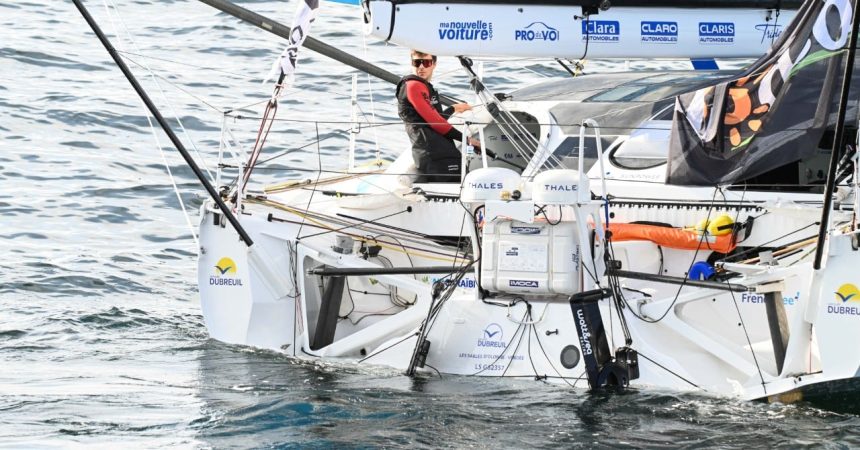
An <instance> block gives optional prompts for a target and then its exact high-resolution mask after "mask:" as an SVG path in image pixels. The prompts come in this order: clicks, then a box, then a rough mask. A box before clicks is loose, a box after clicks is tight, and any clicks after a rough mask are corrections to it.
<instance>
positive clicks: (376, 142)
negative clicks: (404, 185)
mask: <svg viewBox="0 0 860 450" xmlns="http://www.w3.org/2000/svg"><path fill="white" fill-rule="evenodd" d="M361 46H362V50H363V51H364V59H365V60H367V59H368V58H367V56H368V55H367V33H362V34H361ZM366 75H367V92H368V95H369V97H370V116H371V117H372V118H373V120H374V121H376V106H375V103H374V101H373V83H371V81H370V74H369V73H368V74H366ZM350 97H351V96H350ZM355 104H356V106H358V110H359V111H360V112H361V114H362V116H364V117H365V118H366V117H367V116H366V115H365V114H364V110H363V109H362V108H361V105H360V103H359V102H358V93H357V92H356V98H355ZM359 131H361V128H359ZM372 131H373V142H374V145H375V146H376V159H377V160H379V151H380V150H379V136H377V134H376V129H375V128H374V129H372Z"/></svg>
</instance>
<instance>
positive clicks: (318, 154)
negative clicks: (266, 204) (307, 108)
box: [296, 125, 322, 242]
mask: <svg viewBox="0 0 860 450" xmlns="http://www.w3.org/2000/svg"><path fill="white" fill-rule="evenodd" d="M316 134H317V163H318V164H319V168H320V172H317V180H316V183H319V181H320V176H321V175H322V153H321V150H320V146H319V139H320V129H319V125H317V126H316ZM316 183H314V185H313V190H312V191H311V195H310V196H309V197H308V205H307V206H306V207H305V214H307V213H308V212H309V211H310V209H311V202H312V201H313V199H314V194H315V193H316V191H317V188H316ZM301 217H302V223H301V225H299V230H298V231H297V232H296V236H299V235H300V234H301V233H302V227H303V226H304V225H305V218H304V216H301ZM296 241H297V242H298V239H296Z"/></svg>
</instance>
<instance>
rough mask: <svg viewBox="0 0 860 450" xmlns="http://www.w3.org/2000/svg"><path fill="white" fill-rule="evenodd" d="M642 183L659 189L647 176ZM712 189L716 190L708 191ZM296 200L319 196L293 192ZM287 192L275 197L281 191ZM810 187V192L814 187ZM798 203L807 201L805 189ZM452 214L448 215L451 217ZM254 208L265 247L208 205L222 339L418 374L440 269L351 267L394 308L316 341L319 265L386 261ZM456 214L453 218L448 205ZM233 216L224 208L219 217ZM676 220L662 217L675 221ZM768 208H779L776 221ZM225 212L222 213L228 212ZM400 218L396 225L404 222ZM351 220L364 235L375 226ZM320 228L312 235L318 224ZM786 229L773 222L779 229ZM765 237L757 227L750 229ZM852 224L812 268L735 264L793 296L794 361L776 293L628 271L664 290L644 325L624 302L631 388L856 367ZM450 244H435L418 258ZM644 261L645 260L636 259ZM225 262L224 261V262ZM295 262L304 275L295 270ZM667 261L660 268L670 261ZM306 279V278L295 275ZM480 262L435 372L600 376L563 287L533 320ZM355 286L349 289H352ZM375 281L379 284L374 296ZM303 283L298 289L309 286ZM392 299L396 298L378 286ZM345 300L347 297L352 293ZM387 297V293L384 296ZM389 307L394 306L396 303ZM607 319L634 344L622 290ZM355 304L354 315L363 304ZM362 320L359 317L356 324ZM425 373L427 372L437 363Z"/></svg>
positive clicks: (794, 262)
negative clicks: (772, 301)
mask: <svg viewBox="0 0 860 450" xmlns="http://www.w3.org/2000/svg"><path fill="white" fill-rule="evenodd" d="M644 189H648V188H647V187H644ZM699 191H700V192H701V193H705V192H707V190H699ZM292 195H293V196H294V198H293V199H295V198H298V197H301V196H302V195H307V194H306V193H298V194H295V193H294V194H292ZM273 197H274V196H273ZM806 197H810V196H806ZM389 200H391V201H390V202H389V206H388V209H387V210H389V211H393V210H397V209H399V208H401V207H403V206H404V205H407V204H409V203H410V200H408V197H404V198H401V199H397V200H395V198H394V197H391V198H390V199H389ZM798 200H800V199H799V198H798ZM350 206H353V205H350V204H347V207H340V206H334V205H331V204H329V206H328V207H327V209H328V211H327V212H329V213H334V212H341V213H345V214H349V215H355V216H362V217H366V218H371V217H380V216H383V215H386V214H385V212H386V209H383V210H382V211H379V210H374V211H371V212H367V211H365V212H364V213H363V212H362V211H361V210H356V209H352V208H350ZM411 206H413V207H414V208H415V213H416V214H419V215H420V214H426V211H425V212H424V213H422V210H423V209H424V210H426V209H428V208H429V209H434V212H433V214H434V215H435V216H436V217H439V218H440V219H443V220H442V221H440V222H437V223H435V224H434V225H437V226H440V227H450V224H451V223H459V222H460V221H461V220H462V214H463V209H462V207H461V206H460V205H459V204H458V203H454V202H435V203H434V202H426V201H423V202H412V203H411ZM653 209H654V208H652V207H650V206H649V207H641V208H636V207H631V206H628V207H626V208H620V209H619V213H620V214H621V213H623V214H624V215H626V216H627V217H626V218H627V219H634V220H635V219H636V218H637V217H638V218H639V219H642V218H647V217H648V216H647V215H648V214H650V213H651V212H652V211H653ZM445 211H447V212H445ZM671 211H672V212H673V214H675V215H676V217H679V216H682V215H687V216H695V215H696V214H698V212H696V209H695V208H692V209H684V208H677V209H674V208H672V209H671ZM746 211H747V212H741V213H740V214H741V220H743V216H744V215H749V214H751V213H753V212H754V214H755V215H761V214H762V213H763V212H764V211H767V213H768V214H766V215H764V216H763V218H762V219H761V223H760V224H759V225H758V226H759V227H761V229H762V231H763V230H764V229H766V228H768V227H770V228H773V227H777V226H778V224H780V223H783V224H785V225H786V226H787V227H792V226H794V225H795V224H796V223H795V222H797V221H804V220H811V221H813V222H814V221H815V217H814V216H815V214H816V213H815V211H820V210H819V209H818V207H816V206H810V207H806V208H804V207H798V206H797V205H794V206H793V207H792V208H782V209H780V208H773V209H766V208H764V209H759V210H755V209H747V210H746ZM245 212H246V214H243V215H241V221H242V225H243V226H244V227H245V228H246V229H247V230H248V231H249V233H250V234H251V236H252V238H253V239H254V240H255V242H256V244H255V245H254V247H253V249H250V250H249V249H248V248H246V247H245V246H244V244H242V243H241V242H240V241H239V239H238V237H237V235H236V234H235V232H234V231H233V230H232V229H231V228H230V227H229V225H227V226H226V227H225V226H221V225H217V224H215V222H216V219H215V218H214V217H216V214H215V213H213V212H212V211H211V210H208V209H206V210H204V211H203V220H202V222H201V235H200V238H201V246H202V249H203V251H202V252H201V256H200V264H199V268H200V269H199V277H200V286H201V298H202V306H203V312H204V317H205V320H206V325H207V327H208V329H209V332H210V334H211V335H212V337H213V338H215V339H218V340H222V341H225V342H230V343H235V344H242V345H250V346H255V347H260V348H267V349H272V350H275V351H282V352H285V353H288V354H290V355H296V356H300V357H310V358H337V359H347V360H352V361H355V362H358V363H362V364H382V365H387V366H391V367H395V368H398V369H406V368H407V366H408V365H409V363H410V360H411V357H412V353H413V350H414V349H415V346H416V334H417V333H418V331H419V329H420V326H421V324H422V322H423V321H424V319H425V318H426V317H427V314H428V310H429V308H430V305H431V302H432V300H431V285H430V281H432V280H431V277H433V275H429V276H425V277H421V276H417V277H416V276H412V275H380V276H374V277H372V278H373V280H372V281H369V279H368V278H367V277H348V278H349V280H350V281H349V282H348V283H351V290H352V291H353V292H351V294H350V295H351V296H352V298H351V299H350V301H352V302H353V303H354V307H352V310H353V311H363V312H364V313H366V312H369V311H384V313H385V314H390V315H385V316H367V317H366V318H362V317H361V316H362V314H358V315H354V316H352V317H351V318H348V319H347V318H341V319H339V320H338V325H337V330H336V333H335V335H334V338H333V340H332V342H331V343H329V344H326V345H324V346H322V347H319V346H316V347H315V346H314V344H313V340H314V331H315V327H316V326H317V324H316V321H317V317H318V315H319V314H320V305H321V296H322V295H323V294H322V292H323V290H322V289H320V287H319V286H318V285H317V283H318V280H319V277H315V276H310V275H307V271H308V270H310V269H312V268H315V267H318V266H321V265H325V266H327V267H333V268H338V267H374V266H379V265H380V264H379V261H376V262H374V261H367V260H364V259H362V258H361V257H359V256H357V255H356V254H351V255H343V254H340V253H337V252H335V251H333V250H332V248H331V247H332V245H333V244H334V242H335V240H334V233H329V234H324V235H320V236H316V237H311V238H307V239H302V240H301V241H300V242H299V243H298V244H296V242H295V236H296V235H297V233H298V231H299V227H302V228H303V230H304V231H302V233H301V234H302V235H303V236H307V235H308V234H312V233H311V232H309V231H308V228H309V227H312V225H313V223H316V224H319V223H321V222H319V221H317V222H313V223H312V222H309V221H306V225H299V224H300V223H301V218H299V217H297V216H296V215H295V214H291V213H287V212H285V211H284V210H282V209H277V208H273V207H271V206H267V205H259V204H249V203H246V204H245ZM270 213H271V214H272V215H273V216H274V217H275V218H280V219H293V220H294V221H295V222H297V223H285V222H279V221H278V220H275V221H269V220H268V217H269V214H270ZM445 214H447V215H448V218H447V219H448V220H447V222H450V223H448V224H445V220H444V217H443V216H444V215H445ZM218 217H220V215H219V216H218ZM666 217H667V216H665V215H664V219H666ZM764 217H770V220H769V221H765V220H764ZM219 220H220V219H219ZM391 223H392V224H393V223H396V222H395V221H392V222H391ZM360 229H361V227H356V229H355V230H353V231H354V232H355V233H356V234H357V235H361V234H364V233H366V232H367V231H368V230H360ZM316 231H319V229H316V230H314V232H316ZM774 234H776V233H767V235H769V236H773V235H774ZM753 239H755V236H753ZM853 239H854V237H853V235H836V236H833V237H831V239H830V247H829V251H828V255H827V258H826V265H825V269H824V270H821V271H814V270H813V269H812V267H811V265H812V262H811V258H810V256H809V255H810V254H809V252H805V253H802V254H800V255H799V256H797V257H794V258H789V259H788V260H784V261H782V263H781V264H782V265H781V266H764V265H757V264H747V265H745V266H744V267H736V268H735V270H740V271H742V272H744V273H747V275H745V276H743V277H742V278H739V279H736V280H733V283H735V284H743V285H748V286H759V287H761V286H763V285H767V284H768V283H771V282H777V283H780V286H779V290H780V292H781V293H780V294H779V298H781V299H783V306H784V310H785V318H786V323H785V326H787V333H788V334H787V336H789V338H788V341H787V346H786V356H785V358H784V359H783V360H782V361H780V364H782V365H783V368H782V370H781V371H780V370H778V369H777V364H778V362H777V359H778V357H777V356H776V354H775V352H774V345H773V343H772V331H771V326H770V325H769V322H768V318H767V315H766V314H765V302H764V295H763V294H756V293H731V292H726V291H716V290H712V289H701V288H695V287H690V286H687V287H685V288H684V289H683V290H682V291H681V292H680V295H677V299H676V294H677V293H678V287H677V286H674V285H664V284H655V283H652V282H647V281H637V280H627V281H625V283H624V284H625V286H626V287H628V288H631V289H635V290H643V289H644V290H646V291H647V290H649V289H650V291H649V292H650V293H652V295H653V298H650V299H646V298H645V297H643V296H642V295H640V294H637V293H636V291H634V290H630V291H628V292H627V298H628V302H629V304H630V305H631V309H634V310H635V311H636V312H637V313H638V315H640V316H643V317H647V318H650V319H652V320H656V319H658V318H659V317H661V316H662V315H664V313H665V318H663V319H662V320H659V321H658V322H657V323H648V322H643V321H641V320H638V319H636V318H634V317H633V316H632V315H630V311H629V310H625V316H626V319H627V322H628V325H629V328H630V333H631V337H632V339H633V345H632V347H633V348H635V349H636V350H637V351H638V352H639V354H640V358H639V370H640V377H639V378H638V379H636V380H633V381H632V382H631V385H633V386H647V387H658V388H667V389H672V390H693V391H703V392H708V393H714V394H719V395H729V396H738V397H741V398H744V399H756V398H763V397H769V396H777V397H775V398H789V397H779V395H781V394H786V393H792V392H797V390H798V389H800V388H802V387H804V386H808V385H817V384H820V383H822V382H827V381H833V380H842V379H849V378H853V377H855V376H856V375H857V372H858V368H860V350H857V349H854V346H850V345H844V343H848V342H855V341H856V340H857V339H858V338H860V335H858V334H860V327H857V326H856V323H855V322H856V320H858V314H860V307H854V306H851V305H853V304H854V303H853V302H851V301H848V302H843V301H839V297H838V296H837V295H836V294H835V293H836V292H843V291H845V290H846V289H848V290H851V289H852V288H851V287H850V286H849V287H848V288H846V287H845V286H846V285H849V284H850V283H858V281H857V280H856V278H857V277H856V271H855V270H854V268H855V267H856V266H857V265H858V264H860V253H858V252H857V251H856V250H854V249H852V247H851V245H852V240H853ZM642 244H646V243H627V244H616V249H615V251H616V255H618V254H619V253H620V252H621V250H623V249H626V251H627V252H628V253H629V254H630V255H629V257H630V261H633V262H630V263H629V264H632V265H634V266H635V267H633V268H634V269H641V270H653V269H654V267H656V266H655V264H656V263H657V262H656V261H653V260H649V259H648V258H651V257H652V256H653V255H654V254H655V253H653V251H652V250H650V249H648V248H646V247H647V246H645V247H643V246H642ZM433 248H439V249H441V247H438V246H434V245H432V244H427V245H426V246H425V247H424V248H422V249H420V250H416V253H418V254H420V255H424V256H429V255H432V254H431V253H427V252H425V250H431V249H433ZM380 254H381V255H386V254H387V255H388V256H390V257H391V260H392V262H393V263H394V265H396V266H397V265H401V266H402V265H408V261H407V260H406V259H405V258H403V257H402V255H401V256H395V255H394V254H393V253H392V252H389V251H387V250H385V249H384V250H383V251H382V252H381V253H380ZM690 254H691V252H687V251H681V250H674V251H673V250H671V249H664V253H663V255H664V256H663V258H664V261H663V267H664V272H669V273H674V274H675V275H682V276H683V272H684V270H685V267H686V266H687V265H688V264H689V261H690V259H689V257H690ZM225 257H226V258H229V259H230V260H231V261H232V262H233V263H234V264H235V268H236V271H235V272H229V271H228V272H226V273H224V274H221V273H220V272H221V271H222V270H223V269H225V267H223V261H224V260H223V259H222V258H225ZM636 258H638V260H637V259H636ZM219 262H221V263H220V266H219V267H220V269H218V268H216V267H215V266H216V265H219ZM292 264H295V274H294V275H290V272H291V270H293V269H292V268H291V266H292ZM412 264H414V265H418V266H425V265H426V266H430V265H438V264H439V261H434V260H433V257H431V258H424V257H421V256H418V257H415V258H414V259H413V260H412ZM658 265H659V264H658ZM293 276H295V280H296V283H295V285H294V284H293V283H292V280H293ZM476 277H477V273H475V272H471V273H470V274H468V275H467V277H466V281H463V282H462V283H461V286H462V288H460V289H457V290H456V293H455V294H454V295H453V296H452V297H451V298H450V299H449V300H448V301H447V302H446V303H445V304H444V306H443V307H442V308H441V310H440V311H439V314H438V316H437V317H436V318H435V319H434V323H435V324H434V326H433V327H431V328H430V330H429V332H428V333H427V340H429V341H430V342H431V345H430V349H429V353H428V355H427V358H426V364H427V366H426V367H427V368H429V367H432V368H433V369H435V370H438V371H440V372H443V373H450V374H459V375H465V376H494V377H498V376H507V377H518V378H538V379H547V380H549V381H552V382H558V383H568V384H570V385H572V386H576V387H581V388H583V389H585V388H587V387H588V382H587V380H586V378H585V370H584V367H583V362H579V364H577V365H576V366H574V367H572V368H570V369H567V368H564V367H563V366H562V364H561V362H560V356H559V355H560V354H561V352H562V350H563V349H564V348H565V347H567V346H574V347H576V348H577V350H578V352H579V354H580V355H581V354H582V346H581V344H580V342H579V338H578V337H577V330H576V327H575V323H574V322H575V320H574V315H573V314H572V311H571V305H570V304H569V302H568V301H567V298H566V297H552V298H547V297H540V296H528V295H526V296H524V298H525V299H527V300H528V304H530V305H531V312H530V315H526V303H524V302H518V303H517V304H515V305H514V306H509V307H502V306H495V305H491V304H488V303H484V302H482V301H481V300H480V299H479V298H478V291H477V289H475V284H476V281H475V279H476ZM348 286H350V284H348ZM394 287H396V289H397V292H398V294H399V295H401V296H402V297H404V298H408V299H409V300H414V305H412V306H410V307H408V308H393V309H391V306H392V305H391V303H390V302H389V296H388V295H387V293H390V292H391V290H392V289H394ZM373 289H376V293H375V294H374V293H371V294H367V295H365V294H361V291H365V292H367V291H369V290H373ZM297 293H300V295H298V296H296V294H297ZM380 294H384V295H380ZM343 297H344V299H347V297H348V296H347V295H346V294H344V296H343ZM379 297H383V298H382V300H380V298H379ZM514 297H515V296H514V295H510V294H507V295H506V294H501V295H500V296H499V297H497V298H495V299H494V302H496V303H498V302H501V303H508V302H510V300H512V299H513V298H514ZM386 308H388V309H386ZM349 309H350V307H349V306H348V305H347V304H346V303H345V302H344V304H342V305H341V308H340V312H339V313H338V316H340V317H344V314H346V313H349V312H350V311H349ZM600 311H601V315H602V320H603V321H604V324H605V325H606V327H607V338H608V341H609V342H608V344H609V348H610V349H613V350H614V349H615V348H616V347H620V346H622V345H623V344H624V338H623V334H622V330H621V323H620V322H619V321H618V316H617V312H616V311H615V310H613V309H612V308H611V304H610V300H609V299H606V300H602V301H601V302H600ZM353 314H354V313H353ZM356 319H361V320H358V321H357V322H358V323H357V324H353V323H352V322H354V321H356ZM427 368H425V370H430V369H427Z"/></svg>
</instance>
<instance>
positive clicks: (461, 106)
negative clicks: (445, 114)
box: [451, 103, 472, 113]
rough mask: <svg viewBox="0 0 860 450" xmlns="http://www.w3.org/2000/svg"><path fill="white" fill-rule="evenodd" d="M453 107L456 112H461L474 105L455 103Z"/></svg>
mask: <svg viewBox="0 0 860 450" xmlns="http://www.w3.org/2000/svg"><path fill="white" fill-rule="evenodd" d="M451 107H452V108H454V112H455V113H461V112H464V111H469V110H471V109H472V106H471V105H469V104H468V103H455V104H453V105H451Z"/></svg>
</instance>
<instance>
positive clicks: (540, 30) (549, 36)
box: [514, 22, 559, 42]
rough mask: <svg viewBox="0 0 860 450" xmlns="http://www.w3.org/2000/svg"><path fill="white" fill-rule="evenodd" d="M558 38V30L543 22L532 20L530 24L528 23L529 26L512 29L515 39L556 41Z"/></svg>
mask: <svg viewBox="0 0 860 450" xmlns="http://www.w3.org/2000/svg"><path fill="white" fill-rule="evenodd" d="M558 38H559V32H558V30H557V29H555V28H553V27H551V26H549V25H547V24H545V23H543V22H532V23H531V24H529V26H527V27H525V28H520V29H519V30H514V40H515V41H528V42H532V41H543V42H554V41H557V40H558Z"/></svg>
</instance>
